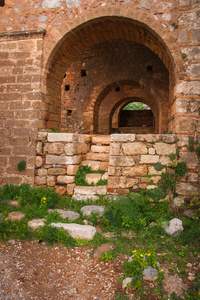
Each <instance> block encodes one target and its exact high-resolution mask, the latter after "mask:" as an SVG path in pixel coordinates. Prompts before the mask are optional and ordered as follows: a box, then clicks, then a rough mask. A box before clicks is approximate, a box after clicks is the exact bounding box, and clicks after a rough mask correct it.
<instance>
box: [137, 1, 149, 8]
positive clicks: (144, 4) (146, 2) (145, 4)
mask: <svg viewBox="0 0 200 300" xmlns="http://www.w3.org/2000/svg"><path fill="white" fill-rule="evenodd" d="M138 7H139V8H145V9H147V10H149V9H151V4H150V3H149V1H147V0H141V1H140V5H139V6H138Z"/></svg>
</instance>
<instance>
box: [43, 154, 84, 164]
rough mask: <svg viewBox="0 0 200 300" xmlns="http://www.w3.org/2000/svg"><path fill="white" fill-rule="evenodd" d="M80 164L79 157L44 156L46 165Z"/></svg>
mask: <svg viewBox="0 0 200 300" xmlns="http://www.w3.org/2000/svg"><path fill="white" fill-rule="evenodd" d="M80 162H81V155H74V156H58V155H50V154H47V155H46V164H49V165H50V164H61V165H78V164H79V163H80Z"/></svg>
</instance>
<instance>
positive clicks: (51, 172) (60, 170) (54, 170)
mask: <svg viewBox="0 0 200 300" xmlns="http://www.w3.org/2000/svg"><path fill="white" fill-rule="evenodd" d="M68 167H69V166H68ZM67 170H68V168H67V169H65V168H49V169H48V170H47V173H48V175H53V176H57V175H66V174H67ZM68 175H74V174H68Z"/></svg>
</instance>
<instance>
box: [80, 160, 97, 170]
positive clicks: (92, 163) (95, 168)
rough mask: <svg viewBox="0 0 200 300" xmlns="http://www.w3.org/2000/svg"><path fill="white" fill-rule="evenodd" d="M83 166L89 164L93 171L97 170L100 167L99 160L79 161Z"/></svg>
mask: <svg viewBox="0 0 200 300" xmlns="http://www.w3.org/2000/svg"><path fill="white" fill-rule="evenodd" d="M81 164H82V165H83V166H89V167H91V169H92V170H93V171H98V170H99V169H100V164H101V162H100V161H92V160H84V161H82V163H81Z"/></svg>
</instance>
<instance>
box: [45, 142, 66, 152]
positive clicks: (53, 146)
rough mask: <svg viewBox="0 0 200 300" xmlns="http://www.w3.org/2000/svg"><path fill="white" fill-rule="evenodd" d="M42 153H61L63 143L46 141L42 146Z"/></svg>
mask: <svg viewBox="0 0 200 300" xmlns="http://www.w3.org/2000/svg"><path fill="white" fill-rule="evenodd" d="M44 153H48V154H56V155H59V154H63V153H64V144H63V143H46V144H45V146H44Z"/></svg>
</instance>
